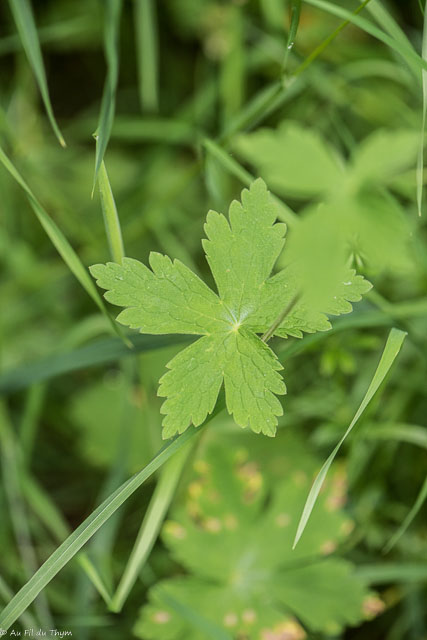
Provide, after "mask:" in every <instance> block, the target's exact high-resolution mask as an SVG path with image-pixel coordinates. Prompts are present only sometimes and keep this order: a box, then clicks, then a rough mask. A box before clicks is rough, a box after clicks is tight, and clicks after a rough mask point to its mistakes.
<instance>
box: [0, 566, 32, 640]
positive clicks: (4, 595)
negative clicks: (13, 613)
mask: <svg viewBox="0 0 427 640" xmlns="http://www.w3.org/2000/svg"><path fill="white" fill-rule="evenodd" d="M0 598H1V599H2V600H4V601H5V602H9V600H10V599H11V598H13V591H12V590H11V589H10V587H9V585H7V584H6V582H5V581H4V579H3V578H2V576H0ZM21 621H22V624H23V625H25V627H26V628H27V629H37V628H38V623H37V622H36V620H35V619H34V618H33V616H32V615H31V613H28V612H26V613H23V614H22V616H21Z"/></svg>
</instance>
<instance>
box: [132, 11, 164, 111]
mask: <svg viewBox="0 0 427 640" xmlns="http://www.w3.org/2000/svg"><path fill="white" fill-rule="evenodd" d="M133 4H134V16H135V31H136V51H137V63H138V83H139V84H138V88H139V100H140V103H141V108H142V111H143V112H147V111H149V112H155V111H157V110H158V102H159V96H158V84H159V70H158V46H157V20H156V2H155V0H134V3H133Z"/></svg>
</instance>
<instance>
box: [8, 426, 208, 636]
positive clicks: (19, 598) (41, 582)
mask: <svg viewBox="0 0 427 640" xmlns="http://www.w3.org/2000/svg"><path fill="white" fill-rule="evenodd" d="M212 417H213V416H211V417H210V419H211V418H212ZM207 422H208V421H207ZM205 424H206V423H205ZM199 432H200V427H199V428H198V429H197V430H196V429H192V428H190V429H187V431H185V433H183V434H182V435H180V436H178V437H177V438H175V439H174V440H172V441H171V442H168V443H167V444H166V445H165V446H164V447H163V448H162V449H161V450H160V451H159V453H158V454H157V455H156V456H155V457H154V458H153V460H152V461H151V462H150V463H149V464H148V465H147V466H146V467H144V469H142V470H141V471H139V472H138V473H137V474H135V475H134V476H133V477H132V478H130V479H129V480H128V481H127V482H125V483H124V484H123V485H122V486H121V487H119V488H118V489H117V490H116V491H115V492H114V493H113V494H112V495H111V496H109V497H108V498H107V499H106V500H105V501H104V502H103V503H102V504H101V505H100V506H99V507H98V508H97V509H95V511H93V513H92V514H91V515H90V516H89V517H88V518H86V520H85V521H84V522H83V523H82V524H81V525H80V526H79V527H78V528H77V529H76V530H75V531H74V532H73V533H72V534H71V536H69V537H68V538H67V539H66V540H65V542H63V543H62V544H61V545H60V546H59V547H58V548H57V549H56V551H54V552H53V554H52V555H51V556H50V557H49V558H48V559H47V560H46V562H45V563H44V564H43V565H42V566H41V567H40V569H39V570H38V571H37V572H36V573H35V574H34V575H33V577H32V578H31V579H30V580H29V581H28V582H27V583H26V584H25V585H24V586H23V587H22V589H21V590H20V591H19V592H18V593H17V594H16V595H15V597H14V598H12V600H11V601H10V602H9V604H8V605H7V607H6V608H5V609H4V610H3V611H2V613H1V614H0V628H1V629H5V630H7V629H9V627H10V626H11V625H12V624H13V623H14V622H15V621H16V620H17V619H18V618H19V616H21V615H22V613H23V612H24V611H26V609H27V608H28V607H29V605H30V604H31V603H32V602H33V601H34V599H35V598H36V597H37V596H38V594H39V593H40V592H41V591H42V590H43V589H44V588H45V587H46V586H47V585H48V584H49V582H50V581H51V580H52V579H53V578H54V577H55V576H56V575H57V573H59V571H60V570H61V569H62V568H63V567H65V565H66V564H68V562H70V560H72V559H73V558H74V556H75V555H76V554H77V553H78V552H79V551H80V549H81V548H82V547H83V545H85V544H86V542H88V540H90V539H91V538H92V536H93V535H94V534H95V533H96V532H97V531H98V529H99V528H100V527H102V525H103V524H104V523H105V522H107V520H108V519H109V518H111V516H112V515H113V514H114V513H115V512H116V511H117V509H118V508H119V507H121V505H122V504H123V503H124V502H126V500H127V499H128V498H129V497H130V496H131V495H132V494H133V493H134V492H135V491H136V490H137V489H139V487H140V486H141V485H142V484H144V482H145V481H146V480H147V479H148V478H149V477H150V476H152V475H153V473H155V471H157V469H159V468H160V467H161V466H162V465H163V464H164V463H165V462H166V461H167V460H169V458H170V457H171V456H172V455H173V454H174V453H176V452H177V451H179V449H181V448H182V447H183V446H184V445H185V444H186V442H188V441H189V440H190V438H192V437H193V436H194V435H195V434H196V433H199Z"/></svg>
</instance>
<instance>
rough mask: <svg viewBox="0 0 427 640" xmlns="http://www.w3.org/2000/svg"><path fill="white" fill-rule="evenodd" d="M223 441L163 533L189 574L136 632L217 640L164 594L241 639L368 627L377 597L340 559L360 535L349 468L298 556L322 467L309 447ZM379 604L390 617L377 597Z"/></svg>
mask: <svg viewBox="0 0 427 640" xmlns="http://www.w3.org/2000/svg"><path fill="white" fill-rule="evenodd" d="M208 437H209V436H208ZM212 438H213V442H212ZM224 438H225V442H224ZM215 440H216V436H215V434H213V435H212V436H211V442H208V444H207V446H206V445H205V449H204V451H203V453H202V454H200V456H201V457H199V458H198V459H196V460H195V462H194V472H193V474H192V476H191V477H190V478H189V480H188V486H187V490H186V492H185V493H184V492H183V494H182V497H183V500H182V502H181V504H178V505H176V506H175V509H174V511H173V512H172V515H171V518H172V519H171V520H169V521H168V522H167V523H166V524H165V527H164V531H163V538H164V541H165V543H166V545H167V547H168V549H169V551H170V552H171V553H172V555H173V557H174V558H175V560H177V561H178V563H179V564H180V565H181V566H182V567H183V568H184V569H185V570H186V571H187V574H186V575H184V576H180V577H178V578H172V579H169V580H166V581H163V582H160V583H158V584H156V585H155V586H154V587H153V588H152V589H150V592H149V604H148V605H145V606H144V607H143V608H142V610H141V615H140V618H139V620H138V622H137V624H136V626H135V628H134V632H135V634H136V635H137V636H138V637H141V638H144V640H157V639H158V640H163V639H164V638H168V639H169V640H184V638H185V640H204V639H205V638H206V637H208V636H207V635H206V634H203V633H202V632H201V630H200V629H198V628H197V627H196V626H195V625H193V624H191V619H190V617H188V618H186V617H184V616H182V615H180V613H179V612H178V611H177V610H176V609H174V608H173V607H171V606H170V605H169V602H168V598H167V597H165V594H167V595H170V596H171V597H172V598H173V600H174V601H176V602H179V603H181V605H184V606H185V607H186V608H187V609H190V610H193V611H195V612H197V614H198V615H200V616H201V617H202V618H203V619H204V620H206V621H207V622H208V623H210V624H212V625H216V626H217V627H219V628H222V629H223V630H224V631H227V632H228V633H229V635H230V636H231V637H232V638H240V637H242V638H246V639H247V640H267V639H268V638H271V639H273V638H292V639H293V640H298V639H300V640H302V639H304V638H307V637H311V636H310V635H307V633H306V631H305V629H307V628H308V630H309V631H310V632H322V633H331V634H336V633H339V632H340V631H341V630H342V629H344V628H345V627H346V626H348V625H353V624H357V623H358V622H360V621H362V620H363V618H364V617H365V613H364V610H366V609H367V607H366V604H368V603H369V602H373V600H371V599H373V598H375V596H374V595H372V594H370V593H369V592H368V591H367V589H366V587H365V586H364V584H363V583H362V582H361V581H360V579H358V578H357V577H356V575H355V573H354V567H353V565H352V564H351V563H350V562H348V561H347V560H344V559H342V558H340V557H336V556H334V555H333V552H334V550H335V548H336V547H338V546H339V545H340V543H341V542H343V541H345V539H346V538H347V537H348V535H349V532H350V531H351V530H352V527H353V523H352V521H351V520H349V518H348V517H347V515H346V514H345V512H344V511H343V509H342V507H343V504H344V502H345V499H346V475H345V471H344V469H343V468H342V467H336V468H335V469H333V473H332V474H331V476H330V478H329V479H328V484H327V486H326V487H325V490H324V492H323V494H322V495H321V496H320V498H319V502H318V504H317V505H316V509H315V511H314V512H313V519H312V520H311V521H310V523H309V524H308V526H307V532H306V533H307V538H306V539H303V540H301V544H302V545H304V546H301V547H297V549H296V550H295V551H292V549H291V545H292V538H293V535H294V532H295V526H296V524H297V521H298V517H299V511H300V504H301V500H303V498H304V495H305V493H306V491H307V487H308V486H309V485H310V480H311V476H312V473H313V471H314V469H315V468H316V466H317V462H316V461H315V460H313V458H312V457H311V455H310V454H309V453H308V452H307V447H306V445H305V444H304V443H302V442H300V441H299V440H296V439H295V438H294V437H292V435H291V434H290V433H289V432H281V433H280V435H279V436H278V441H276V442H274V446H273V443H272V442H271V441H268V440H266V441H265V443H264V446H263V447H261V451H260V450H259V448H258V446H257V443H254V442H253V440H254V437H253V436H247V437H245V438H244V439H243V440H242V437H241V436H240V437H237V436H234V435H233V436H230V435H226V434H224V433H221V441H220V443H219V442H218V440H216V442H215ZM257 442H258V440H257ZM260 540H262V544H260ZM206 549H209V553H206ZM375 604H376V608H377V610H378V611H379V610H381V602H380V601H379V600H378V598H376V600H375Z"/></svg>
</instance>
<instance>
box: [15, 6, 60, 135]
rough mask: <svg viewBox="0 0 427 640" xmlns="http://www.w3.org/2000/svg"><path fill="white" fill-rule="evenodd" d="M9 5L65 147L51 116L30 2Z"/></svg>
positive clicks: (53, 127) (54, 127)
mask: <svg viewBox="0 0 427 640" xmlns="http://www.w3.org/2000/svg"><path fill="white" fill-rule="evenodd" d="M9 5H10V9H11V11H12V15H13V18H14V20H15V23H16V26H17V29H18V33H19V37H20V39H21V42H22V46H23V48H24V51H25V53H26V56H27V58H28V61H29V63H30V65H31V67H32V69H33V72H34V75H35V77H36V80H37V84H38V86H39V89H40V93H41V96H42V99H43V102H44V106H45V109H46V113H47V116H48V118H49V121H50V124H51V126H52V129H53V131H54V133H55V135H56V137H57V138H58V140H59V143H60V144H61V146H63V147H65V146H66V144H65V140H64V138H63V136H62V133H61V131H60V130H59V127H58V124H57V122H56V120H55V116H54V114H53V109H52V103H51V101H50V96H49V89H48V86H47V80H46V72H45V68H44V65H43V58H42V52H41V49H40V42H39V38H38V34H37V27H36V24H35V21H34V15H33V11H32V8H31V3H30V0H9Z"/></svg>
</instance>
